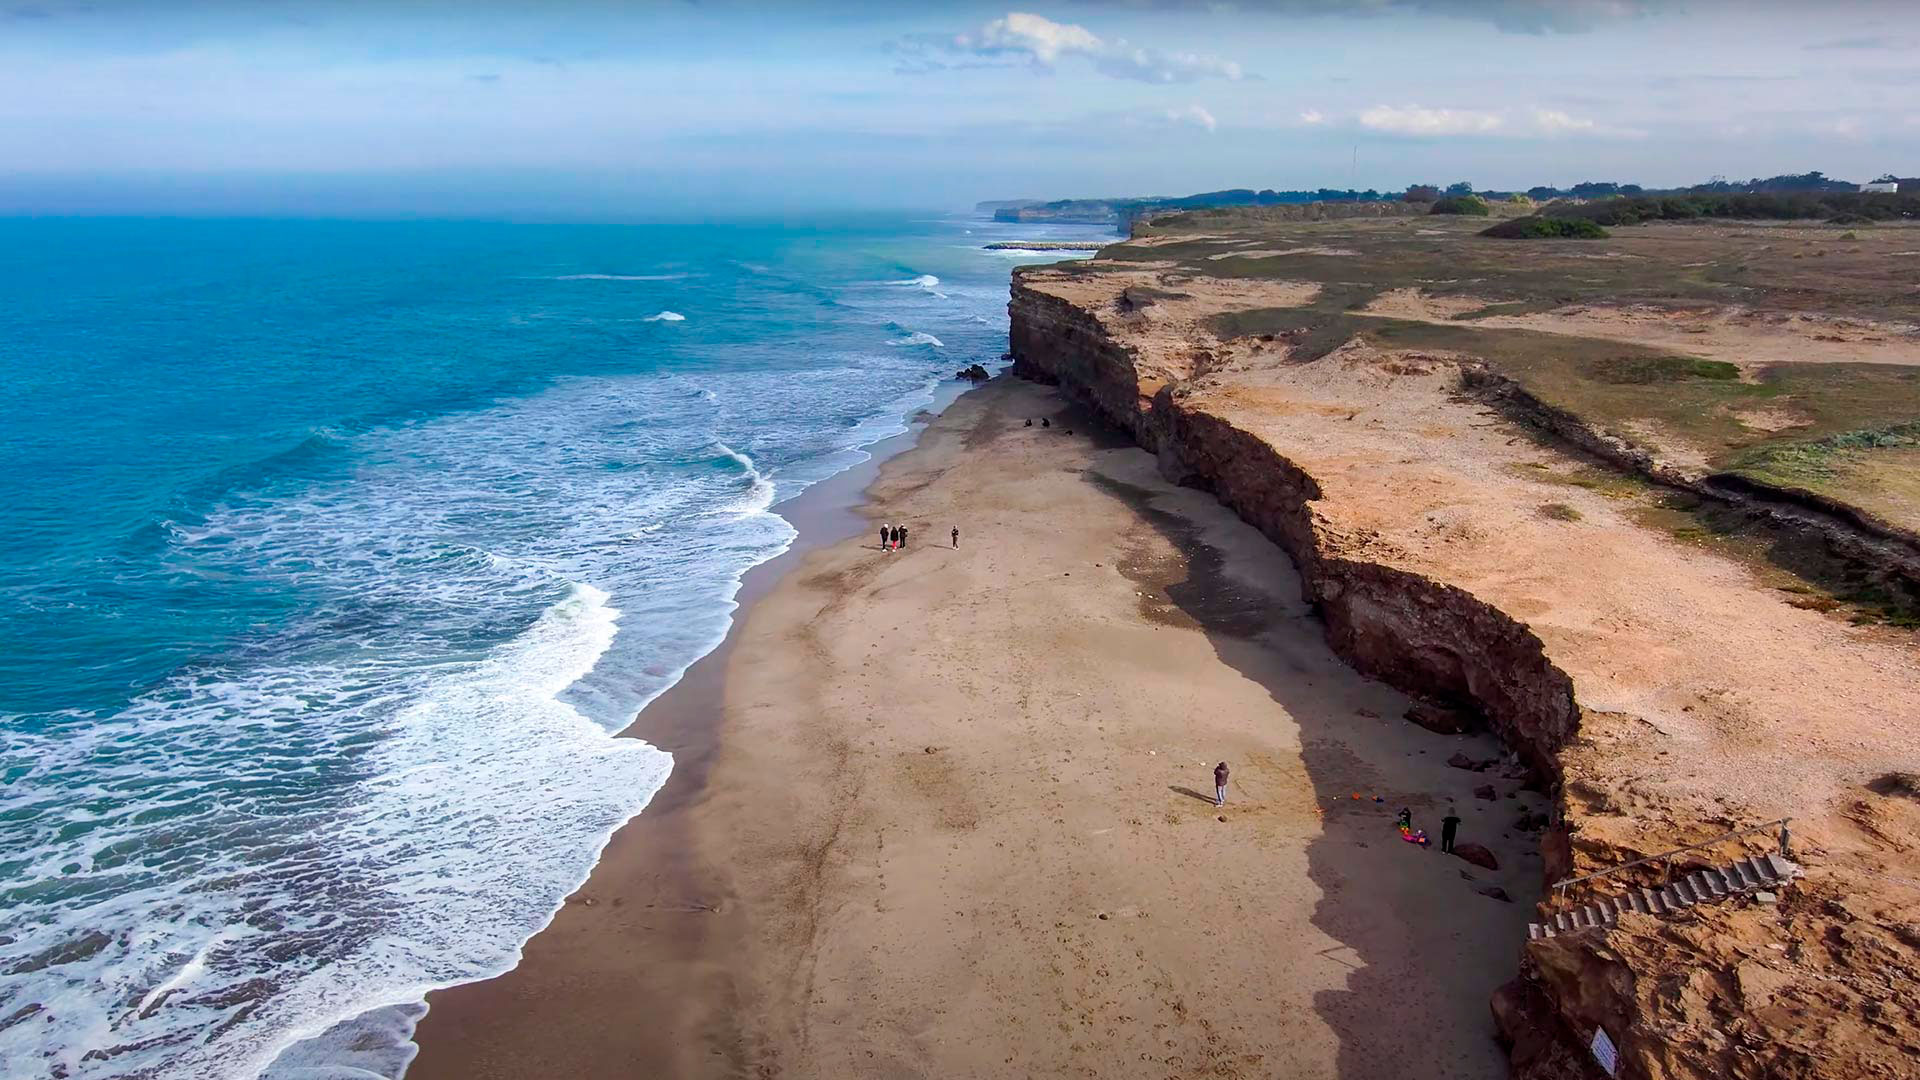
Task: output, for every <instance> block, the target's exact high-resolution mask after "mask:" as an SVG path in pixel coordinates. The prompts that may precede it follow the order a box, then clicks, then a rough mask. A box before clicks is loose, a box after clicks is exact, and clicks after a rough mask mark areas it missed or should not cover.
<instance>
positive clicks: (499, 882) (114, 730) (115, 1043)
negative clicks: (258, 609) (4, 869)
mask: <svg viewBox="0 0 1920 1080" xmlns="http://www.w3.org/2000/svg"><path fill="white" fill-rule="evenodd" d="M617 619H618V613H617V612H616V611H614V610H613V608H612V607H611V606H609V605H608V603H607V596H606V594H605V593H604V592H602V591H600V590H598V589H595V588H593V587H591V586H585V585H581V586H576V587H574V588H572V589H571V590H569V591H568V592H567V594H566V595H565V596H564V597H563V598H562V599H561V600H560V601H559V602H558V603H556V604H555V605H554V606H553V607H552V608H551V609H549V611H548V612H547V613H546V614H545V615H543V616H541V618H540V619H538V620H537V621H536V622H535V623H534V625H533V626H532V627H530V628H529V629H528V630H527V631H526V632H525V633H523V634H521V635H520V636H519V637H517V638H515V639H513V640H512V641H510V642H508V643H507V644H506V645H504V646H503V647H501V648H500V649H498V650H497V651H495V652H494V653H492V654H491V655H489V656H487V657H485V658H483V659H480V660H478V661H474V662H457V661H456V662H446V663H441V664H439V665H437V666H434V667H430V668H425V669H422V670H421V672H420V673H419V675H418V677H417V680H416V681H417V682H418V687H417V690H416V691H414V692H413V693H411V694H409V695H408V696H410V697H411V698H412V700H411V701H410V702H409V703H408V704H406V705H404V706H403V707H401V708H399V709H398V711H397V712H394V713H393V714H392V717H391V719H389V720H385V721H381V722H380V726H381V732H380V737H379V738H377V739H374V740H372V741H367V742H364V746H365V747H366V749H367V750H368V751H369V752H368V753H367V754H366V755H365V756H364V757H362V758H357V759H354V760H353V764H352V765H351V766H349V765H348V764H347V759H343V758H341V757H340V756H339V751H340V750H341V749H345V748H346V747H350V746H353V745H359V744H361V742H362V740H364V739H366V736H367V735H368V734H371V731H370V730H367V729H364V728H360V727H357V726H355V725H336V726H332V727H331V728H330V729H329V730H322V731H306V732H300V731H299V729H300V728H301V727H302V726H303V725H308V726H311V725H314V724H321V725H325V724H327V723H328V721H327V720H325V719H324V718H322V717H320V716H319V715H317V714H316V713H315V709H316V708H320V709H325V710H327V711H329V712H332V713H334V714H335V715H336V716H338V715H340V712H339V710H341V709H343V708H344V709H348V710H351V711H352V712H354V713H358V714H359V715H363V716H367V717H368V718H369V719H371V718H373V717H375V716H377V715H378V714H379V713H380V712H381V709H380V704H381V702H382V701H387V700H392V698H391V694H392V693H393V692H394V691H395V690H398V689H399V688H398V687H394V688H392V689H389V690H384V691H383V690H382V689H380V688H379V687H378V685H377V684H375V683H372V682H370V681H369V679H370V677H369V676H368V675H366V674H357V675H356V674H355V673H354V672H353V671H352V670H351V669H344V668H342V669H335V670H332V671H328V670H325V669H316V668H314V667H312V666H305V667H301V668H297V669H293V668H284V667H265V668H258V669H255V670H254V671H253V672H252V673H251V674H250V675H248V676H246V677H244V678H243V679H241V681H230V680H228V679H224V678H221V677H219V676H218V675H216V674H215V673H212V672H209V673H206V674H204V675H194V676H190V677H183V678H182V679H180V680H176V681H175V682H174V683H172V684H170V685H168V686H167V687H165V688H164V689H162V690H161V691H159V692H157V693H155V694H154V695H151V696H149V697H146V698H143V699H141V700H138V701H136V702H134V703H133V704H132V705H131V706H130V707H129V708H128V710H127V712H126V713H125V714H123V715H122V716H121V717H119V718H116V719H114V720H112V721H107V722H103V723H99V724H96V725H92V726H89V727H88V728H86V729H84V730H83V731H81V732H74V733H68V737H65V738H62V739H61V740H59V741H58V742H57V743H55V742H51V741H49V742H46V743H44V744H43V745H39V746H36V747H33V748H32V749H33V750H35V751H37V752H38V753H37V756H38V758H39V761H38V767H39V769H42V770H61V771H63V772H71V773H72V774H74V775H78V772H79V769H78V767H79V766H81V765H83V764H84V765H87V766H90V767H92V768H93V770H94V771H95V773H96V774H102V775H104V777H105V779H104V780H103V781H102V782H101V783H100V784H99V786H98V789H97V790H96V792H95V793H94V796H93V798H94V799H96V800H99V801H100V805H109V804H111V805H113V807H114V811H113V813H112V815H111V817H110V818H107V819H104V820H96V822H95V827H94V835H93V839H92V842H90V843H89V844H88V846H87V849H86V850H85V851H84V852H75V851H73V850H72V849H71V848H70V847H66V848H60V847H47V848H39V849H35V850H32V851H23V852H19V853H18V854H20V855H24V856H26V857H28V859H29V860H30V862H33V861H36V860H37V859H52V860H55V861H57V862H59V863H60V864H61V865H60V866H48V865H33V866H31V869H30V870H29V871H28V872H29V873H30V874H31V875H32V876H33V877H38V878H41V879H43V880H46V879H55V880H58V879H61V878H64V879H66V880H67V881H70V882H73V884H74V887H72V888H71V889H70V895H69V897H68V899H67V900H66V901H65V902H63V903H61V904H58V905H56V906H51V907H43V908H41V909H39V910H38V911H36V912H35V913H34V914H35V915H36V916H37V917H35V918H33V919H31V920H29V921H27V922H25V923H21V924H15V925H13V926H11V927H10V928H9V932H10V933H12V934H15V935H17V938H16V940H15V941H14V942H13V943H12V946H11V947H10V951H11V950H12V949H19V950H20V951H21V952H23V953H24V954H26V955H36V954H38V955H47V956H52V955H59V956H60V957H61V959H60V960H59V961H57V962H55V963H53V964H51V965H46V966H41V965H30V966H29V969H28V970H26V971H24V972H15V973H14V976H13V977H12V978H9V979H5V980H0V990H5V991H8V992H9V993H8V996H10V997H14V998H16V999H17V1000H23V1001H38V1002H40V1003H42V1004H43V1005H44V1006H46V1008H45V1011H44V1013H43V1017H44V1019H36V1021H35V1022H34V1023H31V1024H17V1025H13V1026H11V1027H9V1028H7V1029H5V1030H0V1062H7V1063H10V1064H9V1067H8V1069H7V1072H8V1073H9V1074H10V1075H11V1074H13V1073H14V1070H15V1067H18V1066H23V1065H24V1063H26V1062H28V1061H38V1062H40V1065H39V1066H38V1067H37V1068H36V1072H37V1071H41V1070H44V1069H46V1068H47V1067H49V1066H51V1065H52V1064H54V1063H58V1064H59V1065H60V1066H62V1067H63V1068H64V1070H65V1074H66V1075H69V1076H72V1077H76V1078H82V1077H84V1078H93V1077H101V1078H104V1077H118V1076H126V1075H136V1074H137V1075H149V1074H150V1071H151V1074H152V1075H159V1076H170V1077H171V1076H178V1077H189V1076H191V1077H203V1076H204V1077H233V1078H240V1077H252V1076H255V1075H257V1074H259V1073H260V1071H261V1070H262V1069H264V1068H265V1067H266V1066H267V1065H268V1063H269V1062H271V1061H272V1060H273V1058H274V1057H275V1055H276V1054H277V1053H278V1052H279V1051H280V1050H282V1049H284V1048H285V1047H286V1046H289V1045H291V1044H293V1043H295V1042H298V1041H300V1040H302V1039H305V1038H307V1037H308V1036H311V1035H316V1034H318V1033H320V1032H321V1031H323V1030H325V1029H327V1028H329V1027H332V1026H333V1025H334V1024H336V1023H337V1022H339V1021H342V1020H346V1019H348V1018H350V1017H353V1016H355V1015H358V1014H360V1013H361V1012H363V1011H364V1010H366V1009H368V1008H369V1007H378V1006H386V1005H399V1004H403V1003H407V1002H413V1001H418V1000H419V999H420V997H421V996H422V995H423V994H424V993H425V992H426V991H427V990H430V989H433V988H435V987H437V986H442V985H447V984H449V983H453V982H459V981H464V980H466V979H469V978H472V977H474V976H475V975H478V974H485V973H487V972H489V971H501V970H505V969H506V967H507V966H509V965H510V963H511V962H512V959H513V957H514V956H515V955H516V953H517V950H518V947H519V945H520V943H521V942H522V941H524V940H525V938H526V937H527V936H528V935H529V934H530V933H532V932H533V931H535V930H537V929H538V928H539V927H540V926H542V925H544V924H545V922H547V921H548V920H549V919H550V918H551V917H552V913H553V911H554V910H556V908H557V905H558V904H559V902H560V901H561V900H562V899H563V898H564V897H565V895H566V893H567V892H568V891H569V890H570V889H571V888H573V887H575V886H577V884H578V883H579V881H580V880H582V879H583V878H584V876H585V874H586V872H587V870H588V869H589V868H590V867H591V865H592V863H593V861H594V859H595V853H596V852H597V851H598V850H599V848H600V846H601V845H602V844H603V843H604V842H605V839H606V837H607V836H608V835H609V834H610V833H611V831H612V830H613V829H615V828H617V827H618V826H619V825H620V824H621V823H622V822H624V821H625V820H627V819H628V818H629V817H631V816H632V815H633V814H635V813H638V812H639V811H640V809H641V808H643V807H644V806H645V805H646V803H647V801H648V800H649V799H650V798H651V797H652V795H653V793H654V792H655V791H656V790H657V789H658V788H659V786H660V784H661V783H663V782H664V781H665V779H666V776H667V772H668V769H669V767H670V764H671V757H670V756H669V755H667V754H665V753H663V752H661V751H659V750H656V749H654V748H653V747H650V746H648V745H647V744H645V743H644V742H640V741H638V740H633V739H614V738H611V737H609V735H608V732H607V731H606V729H605V728H603V727H601V726H600V725H598V724H595V723H593V722H592V721H590V720H588V719H587V718H586V717H585V716H583V715H582V714H581V713H580V712H579V711H578V710H577V709H576V708H575V707H573V706H572V705H569V704H566V703H565V702H562V701H561V700H560V699H559V695H560V694H561V692H562V691H564V690H566V689H567V688H568V687H569V686H571V685H572V684H573V683H574V682H576V681H577V680H579V679H580V678H581V677H582V676H584V675H585V674H586V673H587V672H588V671H590V670H591V669H592V668H593V666H594V664H595V662H596V661H597V660H598V659H599V658H600V656H601V655H603V654H604V653H605V652H606V650H607V648H608V646H609V645H610V644H611V642H612V640H613V636H614V630H615V624H616V621H617ZM329 679H331V680H333V685H331V686H329V685H328V682H327V680H329ZM310 718H311V719H310ZM302 740H305V742H306V743H313V741H314V740H318V743H317V744H313V745H303V742H302ZM335 740H345V741H344V743H335ZM330 744H331V745H332V749H329V748H328V746H329V745H330ZM6 749H7V751H8V757H9V758H11V757H13V756H14V753H15V752H17V751H19V750H22V749H26V748H24V747H19V746H9V747H7V748H6ZM294 758H298V759H301V760H302V762H303V763H302V764H301V765H300V766H299V767H297V768H295V769H294V770H293V772H292V774H291V775H290V774H289V772H288V770H287V766H288V765H290V764H292V763H293V762H292V761H291V760H289V759H294ZM210 759H218V761H217V764H216V765H214V766H213V767H209V761H210ZM112 761H121V762H123V763H124V766H123V767H122V768H120V769H108V770H105V771H104V772H102V770H101V769H100V766H101V765H102V764H104V763H107V762H112ZM314 767H320V768H325V769H328V770H330V771H334V770H338V772H339V780H340V782H341V783H346V784H350V785H351V797H350V798H348V799H345V800H344V801H340V802H339V803H338V804H337V806H336V803H335V801H334V800H333V798H332V796H333V794H334V793H333V792H330V791H327V790H325V789H324V788H322V789H312V788H310V787H309V786H308V785H307V784H306V783H302V782H299V779H298V778H299V777H301V776H302V774H305V773H307V772H308V771H309V770H311V769H312V768H314ZM203 770H204V771H203ZM141 792H145V793H146V794H144V795H141V794H139V793H141ZM316 800H321V801H316ZM289 804H291V805H289ZM16 808H17V806H16ZM275 815H280V816H279V817H278V818H276V817H275ZM287 815H291V816H287ZM313 815H318V816H313ZM77 820H78V819H74V818H69V819H67V824H66V826H65V828H67V829H72V828H73V827H74V826H75V825H76V823H77ZM166 821H173V822H176V823H177V824H176V825H175V826H174V827H173V828H170V829H169V828H165V827H162V830H161V831H160V832H159V833H158V834H156V833H155V832H154V828H155V823H160V822H166ZM454 836H458V837H459V838H460V842H459V843H448V842H446V841H447V840H448V839H450V838H452V837H454ZM143 852H146V853H151V854H148V855H144V856H143V855H142V853H143ZM129 857H131V858H132V860H133V861H128V859H129ZM156 860H158V861H156ZM63 867H64V868H65V869H63ZM160 868H166V870H171V871H178V870H182V869H184V870H186V871H188V872H189V873H190V875H191V876H190V877H189V878H188V881H190V882H193V883H194V884H192V885H190V886H188V887H182V886H183V885H186V882H182V881H180V880H178V879H177V874H174V873H167V872H163V871H162V870H161V869H160ZM89 877H93V878H99V879H102V885H105V886H109V887H108V888H103V889H94V888H88V887H86V885H87V879H88V878H89ZM105 928H121V929H119V930H118V931H117V932H115V933H111V934H107V935H104V936H101V935H100V931H101V930H102V929H105ZM22 976H24V978H25V979H26V980H30V981H27V982H22V981H20V980H21V978H22ZM22 991H24V992H25V996H22ZM116 1002H118V1003H120V1004H115V1003H116ZM129 1003H137V1004H129ZM241 1020H244V1021H245V1022H244V1023H240V1022H238V1021H241ZM109 1047H112V1048H114V1049H112V1050H107V1049H106V1048H109ZM89 1050H92V1051H94V1053H93V1054H91V1055H89V1054H88V1051H89ZM101 1051H105V1052H104V1053H102V1052H101Z"/></svg>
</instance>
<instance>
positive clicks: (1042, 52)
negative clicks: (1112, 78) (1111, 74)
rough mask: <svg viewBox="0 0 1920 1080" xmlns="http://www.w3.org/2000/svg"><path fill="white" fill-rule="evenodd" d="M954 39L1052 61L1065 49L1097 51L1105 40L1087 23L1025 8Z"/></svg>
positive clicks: (962, 44)
mask: <svg viewBox="0 0 1920 1080" xmlns="http://www.w3.org/2000/svg"><path fill="white" fill-rule="evenodd" d="M953 43H954V44H955V45H956V46H958V47H960V48H962V49H966V50H969V51H972V52H1011V53H1027V54H1028V55H1030V56H1032V57H1033V59H1034V61H1035V62H1036V63H1041V64H1051V63H1053V62H1054V61H1056V60H1058V59H1060V56H1061V54H1063V53H1097V52H1099V51H1100V50H1102V49H1103V48H1105V47H1106V46H1105V43H1104V42H1102V41H1101V40H1100V39H1099V38H1098V37H1095V36H1094V34H1093V33H1092V32H1091V31H1089V30H1088V29H1087V28H1086V27H1084V26H1074V25H1071V24H1068V23H1057V22H1054V21H1053V20H1052V19H1048V18H1043V17H1042V16H1039V15H1030V14H1028V13H1026V12H1024V11H1014V12H1009V13H1008V14H1007V15H1006V16H1005V17H1003V18H998V19H995V20H993V21H992V22H989V23H988V24H987V25H985V26H983V27H981V28H980V29H979V30H977V31H975V32H974V33H971V34H960V35H958V36H956V37H955V38H954V39H953Z"/></svg>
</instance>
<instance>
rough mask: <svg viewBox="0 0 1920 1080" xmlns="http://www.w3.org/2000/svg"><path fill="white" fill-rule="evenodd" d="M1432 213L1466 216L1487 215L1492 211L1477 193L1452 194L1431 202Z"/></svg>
mask: <svg viewBox="0 0 1920 1080" xmlns="http://www.w3.org/2000/svg"><path fill="white" fill-rule="evenodd" d="M1428 213H1432V214H1465V215H1467V216H1468V217H1487V216H1488V215H1490V214H1492V213H1493V207H1491V206H1489V205H1487V200H1485V199H1483V198H1481V197H1480V196H1478V195H1452V196H1448V197H1447V198H1444V199H1441V200H1440V201H1439V202H1436V203H1434V204H1433V209H1432V210H1430V211H1428Z"/></svg>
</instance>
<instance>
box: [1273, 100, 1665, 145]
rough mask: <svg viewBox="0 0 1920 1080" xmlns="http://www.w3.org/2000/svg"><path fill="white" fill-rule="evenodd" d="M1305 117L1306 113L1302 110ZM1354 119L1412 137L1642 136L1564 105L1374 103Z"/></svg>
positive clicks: (1373, 128)
mask: <svg viewBox="0 0 1920 1080" xmlns="http://www.w3.org/2000/svg"><path fill="white" fill-rule="evenodd" d="M1301 119H1303V120H1305V119H1306V115H1305V114H1304V113H1303V114H1301ZM1357 122H1358V123H1359V125H1360V126H1361V127H1363V128H1366V129H1367V130H1369V131H1377V132H1380V133H1381V134H1385V135H1405V136H1409V137H1415V138H1422V137H1424V138H1438V137H1447V136H1472V135H1488V136H1505V137H1510V138H1524V137H1546V138H1556V137H1561V136H1579V135H1584V136H1593V137H1597V138H1626V139H1637V138H1643V137H1645V135H1646V132H1644V131H1640V130H1637V129H1634V128H1623V127H1610V126H1607V125H1603V124H1601V123H1599V122H1598V121H1595V120H1591V119H1588V118H1586V117H1583V116H1575V115H1573V114H1572V113H1569V112H1566V111H1565V110H1563V109H1547V108H1542V107H1539V106H1534V107H1533V108H1528V109H1500V110H1494V111H1489V110H1483V109H1429V108H1425V107H1422V106H1419V105H1405V106H1395V105H1376V106H1374V107H1373V108H1371V109H1367V110H1364V111H1362V112H1361V113H1360V115H1359V116H1358V117H1357Z"/></svg>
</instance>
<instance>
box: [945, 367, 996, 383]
mask: <svg viewBox="0 0 1920 1080" xmlns="http://www.w3.org/2000/svg"><path fill="white" fill-rule="evenodd" d="M954 378H956V379H965V380H967V381H968V382H986V381H987V380H988V379H991V378H993V374H992V373H991V372H989V371H988V370H987V369H986V368H984V367H981V366H980V365H979V364H973V365H970V366H968V367H963V368H961V369H960V370H959V371H956V372H954Z"/></svg>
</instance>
